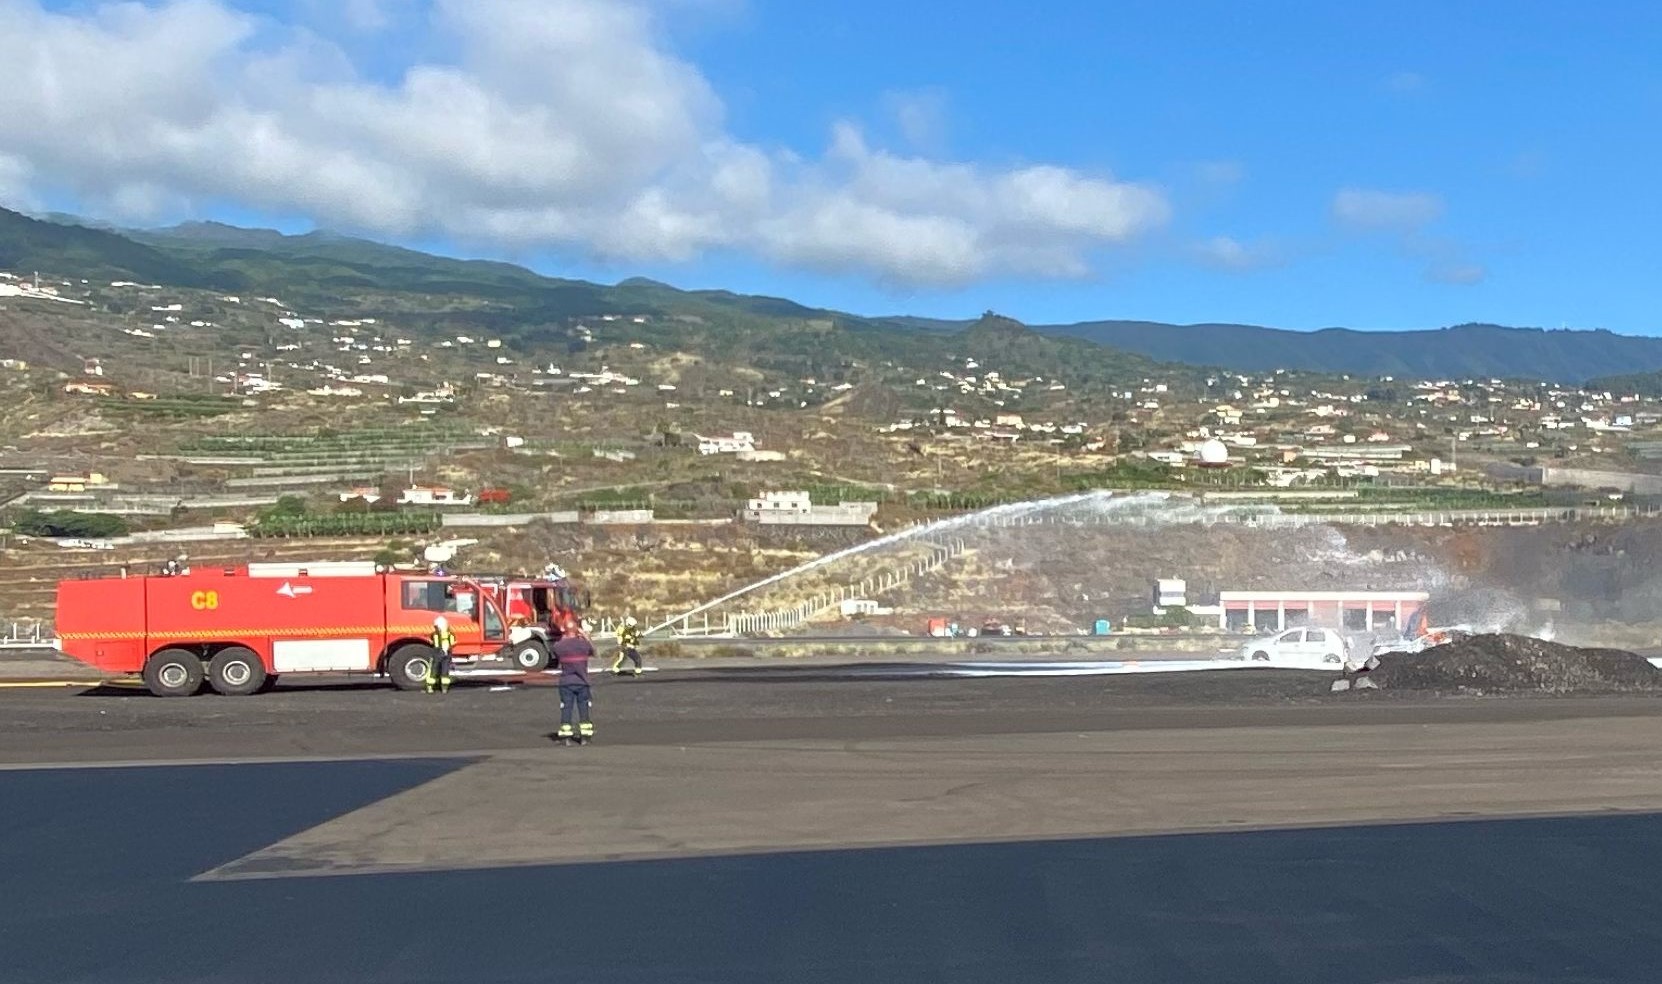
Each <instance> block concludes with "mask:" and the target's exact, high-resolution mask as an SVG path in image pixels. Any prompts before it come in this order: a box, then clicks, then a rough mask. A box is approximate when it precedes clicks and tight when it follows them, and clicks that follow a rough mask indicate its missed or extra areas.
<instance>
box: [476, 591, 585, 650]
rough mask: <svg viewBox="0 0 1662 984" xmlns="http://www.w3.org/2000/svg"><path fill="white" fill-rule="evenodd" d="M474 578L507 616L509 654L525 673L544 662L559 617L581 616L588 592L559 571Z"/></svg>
mask: <svg viewBox="0 0 1662 984" xmlns="http://www.w3.org/2000/svg"><path fill="white" fill-rule="evenodd" d="M474 580H476V581H477V582H478V583H479V586H480V587H481V588H483V589H484V591H485V593H486V595H488V596H489V597H490V599H491V600H492V601H494V602H496V604H497V606H498V607H500V608H501V609H502V612H503V614H504V615H506V616H507V618H508V641H509V647H508V648H509V657H510V658H511V659H512V660H513V662H514V665H515V667H517V668H518V669H520V670H522V671H524V672H527V673H534V672H536V671H538V670H541V669H543V668H545V667H547V666H548V653H549V650H550V649H551V648H553V645H554V642H555V641H556V640H558V639H559V638H560V631H559V629H558V628H557V626H558V625H559V623H560V620H561V619H562V618H563V617H564V616H566V615H577V616H579V617H581V614H582V612H583V611H584V610H586V609H587V608H588V605H589V598H588V592H587V591H585V590H582V589H580V588H578V587H577V586H576V585H574V584H572V583H571V581H570V580H569V579H568V578H567V577H566V575H565V573H564V572H563V571H562V572H559V573H554V572H552V571H551V572H547V573H544V574H543V575H542V576H539V577H531V576H528V575H524V574H518V575H507V574H502V575H475V576H474Z"/></svg>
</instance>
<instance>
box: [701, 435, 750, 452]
mask: <svg viewBox="0 0 1662 984" xmlns="http://www.w3.org/2000/svg"><path fill="white" fill-rule="evenodd" d="M696 436H697V437H698V453H699V454H738V453H739V452H741V451H754V450H756V436H755V435H754V434H752V433H750V432H749V431H734V432H733V433H732V434H729V435H725V436H720V437H705V436H704V435H703V434H699V435H696Z"/></svg>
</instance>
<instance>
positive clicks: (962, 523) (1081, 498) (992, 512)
mask: <svg viewBox="0 0 1662 984" xmlns="http://www.w3.org/2000/svg"><path fill="white" fill-rule="evenodd" d="M1112 496H1113V493H1112V492H1108V491H1102V490H1099V491H1093V492H1080V493H1075V494H1073V495H1064V496H1056V497H1055V498H1050V499H1035V500H1033V501H1030V502H1011V503H1005V504H1004V505H999V506H990V507H988V508H986V509H981V510H978V511H976V512H972V513H966V514H964V515H962V516H953V517H950V518H948V519H938V520H935V521H934V522H932V523H924V524H922V525H920V526H912V527H908V528H906V529H904V530H899V531H896V532H894V533H890V534H888V535H887V536H881V537H878V538H877V539H875V540H868V541H866V542H865V543H858V544H855V545H854V546H852V547H846V548H844V549H842V550H838V551H836V552H834V553H828V554H826V555H825V556H823V557H816V558H814V559H813V560H810V561H808V562H806V563H803V564H799V565H797V566H796V567H793V568H791V569H790V570H788V571H780V572H779V573H778V574H774V575H772V576H770V577H765V578H763V579H762V580H760V581H757V582H756V583H754V584H747V585H745V586H744V587H742V588H739V589H738V590H736V591H729V592H728V593H727V594H724V595H722V596H721V597H719V598H716V599H714V600H712V601H707V602H705V603H704V604H702V605H699V606H698V607H697V608H693V609H691V610H689V611H686V612H683V613H681V614H680V615H677V616H675V617H674V618H671V619H667V620H666V621H663V622H660V623H659V624H657V625H654V626H652V627H651V628H650V629H648V630H647V633H648V634H651V633H654V632H662V631H663V630H664V629H667V628H669V627H670V626H672V625H677V624H685V623H686V621H687V620H688V619H690V618H693V617H694V616H697V615H702V614H704V613H705V612H707V611H710V610H712V609H715V608H718V607H720V606H722V605H725V604H727V603H728V602H730V601H733V600H734V599H736V598H742V597H744V596H745V595H747V594H750V593H751V592H753V591H760V590H761V589H763V588H767V587H771V586H773V585H775V584H778V583H780V582H781V581H785V580H788V579H790V578H793V577H797V576H798V575H801V574H806V573H809V572H810V571H814V570H818V569H819V568H821V567H825V566H827V565H829V564H834V563H837V562H838V561H841V560H846V559H848V558H849V557H853V556H856V555H858V554H863V553H867V552H869V551H872V550H881V549H882V548H884V547H889V546H893V545H894V544H897V543H904V542H907V541H911V540H929V539H931V538H933V537H936V536H939V535H940V534H942V533H949V532H952V531H955V530H958V529H961V528H963V527H967V526H979V525H993V524H995V523H997V522H999V521H1013V520H1017V519H1019V518H1021V517H1023V516H1025V515H1028V514H1031V513H1042V512H1045V511H1048V510H1052V509H1059V508H1065V507H1068V506H1076V505H1080V504H1084V503H1106V502H1107V501H1108V500H1109V499H1110V498H1111V497H1112Z"/></svg>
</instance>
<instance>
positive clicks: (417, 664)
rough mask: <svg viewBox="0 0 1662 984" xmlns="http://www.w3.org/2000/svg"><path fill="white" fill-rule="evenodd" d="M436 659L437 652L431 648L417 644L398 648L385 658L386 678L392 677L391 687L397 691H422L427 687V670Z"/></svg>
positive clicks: (413, 643) (437, 656)
mask: <svg viewBox="0 0 1662 984" xmlns="http://www.w3.org/2000/svg"><path fill="white" fill-rule="evenodd" d="M438 658H439V651H438V650H437V649H434V648H433V647H432V646H428V645H424V644H422V643H419V642H412V643H410V644H409V645H407V646H399V647H398V649H397V650H395V651H394V652H393V654H392V655H391V656H389V657H388V658H387V676H390V677H392V685H393V686H395V687H397V688H398V689H399V690H421V689H424V688H425V687H426V686H427V670H428V668H429V667H431V666H432V665H433V661H434V660H436V659H438Z"/></svg>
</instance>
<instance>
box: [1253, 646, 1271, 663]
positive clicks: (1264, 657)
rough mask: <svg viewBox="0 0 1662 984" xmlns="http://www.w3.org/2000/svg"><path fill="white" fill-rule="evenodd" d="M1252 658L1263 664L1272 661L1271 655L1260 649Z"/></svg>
mask: <svg viewBox="0 0 1662 984" xmlns="http://www.w3.org/2000/svg"><path fill="white" fill-rule="evenodd" d="M1252 658H1253V659H1255V660H1258V661H1259V662H1261V663H1268V662H1269V661H1270V654H1269V653H1266V652H1264V651H1263V650H1262V649H1260V650H1258V651H1257V652H1255V653H1253V654H1252Z"/></svg>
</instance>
